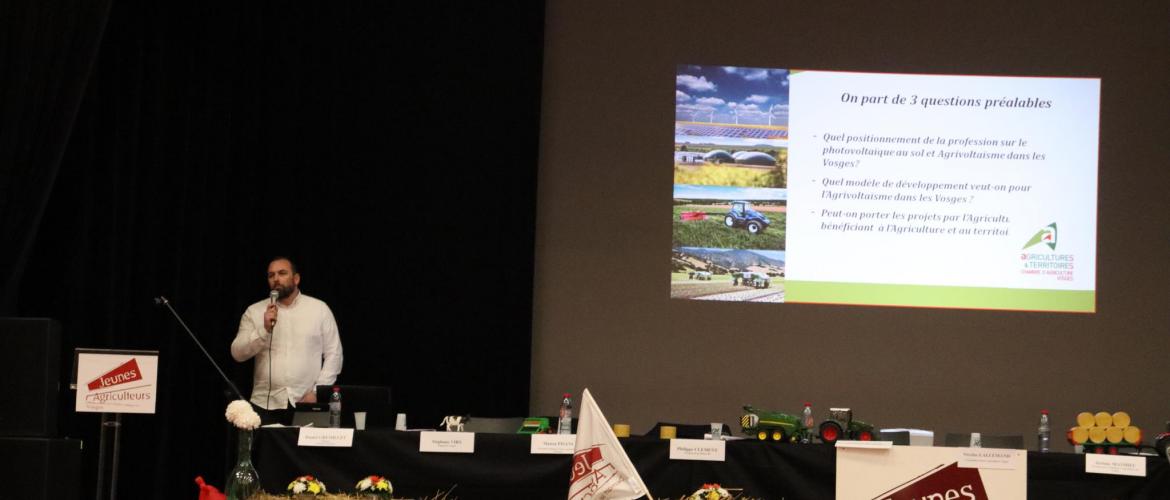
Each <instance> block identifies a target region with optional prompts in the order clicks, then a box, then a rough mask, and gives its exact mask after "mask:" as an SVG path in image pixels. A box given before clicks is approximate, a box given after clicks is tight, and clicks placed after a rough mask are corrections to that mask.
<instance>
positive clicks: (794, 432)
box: [739, 405, 808, 443]
mask: <svg viewBox="0 0 1170 500" xmlns="http://www.w3.org/2000/svg"><path fill="white" fill-rule="evenodd" d="M743 411H744V414H743V416H742V417H740V419H739V425H740V427H741V428H743V433H744V434H747V435H749V436H752V435H754V436H756V438H757V439H759V440H760V441H767V440H769V439H771V440H772V441H776V442H787V443H795V442H797V441H798V440H800V438H801V437H802V436H804V435H806V434H807V433H808V429H805V428H803V427H801V425H800V417H796V416H793V415H789V414H787V413H780V412H778V411H767V410H760V409H757V408H754V407H752V405H745V406H744V407H743Z"/></svg>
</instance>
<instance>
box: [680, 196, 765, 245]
mask: <svg viewBox="0 0 1170 500" xmlns="http://www.w3.org/2000/svg"><path fill="white" fill-rule="evenodd" d="M753 208H755V209H756V210H758V211H760V212H761V213H763V214H764V215H765V216H767V217H768V219H769V220H770V221H771V224H770V225H768V227H767V228H766V229H764V230H763V231H761V232H759V233H758V234H751V233H750V232H748V230H747V229H745V228H742V227H728V226H727V225H726V224H725V223H724V217H725V215H726V214H727V213H728V211H729V210H730V205H728V204H722V203H716V204H703V205H700V204H680V205H675V206H674V208H673V214H672V215H673V221H672V223H671V245H672V246H673V247H675V248H678V247H704V248H728V249H743V250H784V249H785V247H784V233H785V222H786V221H787V216H786V214H785V212H784V211H785V209H786V207H785V206H784V205H783V204H771V205H769V204H760V203H756V204H754V205H753ZM684 213H687V214H688V215H690V218H693V217H694V215H695V214H697V213H702V214H705V215H706V219H705V220H683V214H684Z"/></svg>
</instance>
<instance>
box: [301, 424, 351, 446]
mask: <svg viewBox="0 0 1170 500" xmlns="http://www.w3.org/2000/svg"><path fill="white" fill-rule="evenodd" d="M297 446H332V447H336V448H351V447H353V429H334V428H329V427H301V432H300V433H299V434H297Z"/></svg>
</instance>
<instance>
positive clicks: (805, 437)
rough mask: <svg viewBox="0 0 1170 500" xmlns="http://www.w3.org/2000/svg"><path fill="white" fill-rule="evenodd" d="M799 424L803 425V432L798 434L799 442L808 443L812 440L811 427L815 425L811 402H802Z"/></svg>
mask: <svg viewBox="0 0 1170 500" xmlns="http://www.w3.org/2000/svg"><path fill="white" fill-rule="evenodd" d="M800 425H801V426H802V427H804V432H803V433H801V435H800V442H802V443H805V444H808V443H809V442H810V441H812V437H811V436H812V429H813V426H815V425H816V420H815V419H813V412H812V403H807V402H806V403H804V409H803V410H801V411H800Z"/></svg>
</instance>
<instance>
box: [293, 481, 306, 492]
mask: <svg viewBox="0 0 1170 500" xmlns="http://www.w3.org/2000/svg"><path fill="white" fill-rule="evenodd" d="M307 489H308V487H306V486H305V483H302V482H300V481H297V483H296V484H294V485H293V487H292V492H293V493H304V492H305V490H307Z"/></svg>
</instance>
